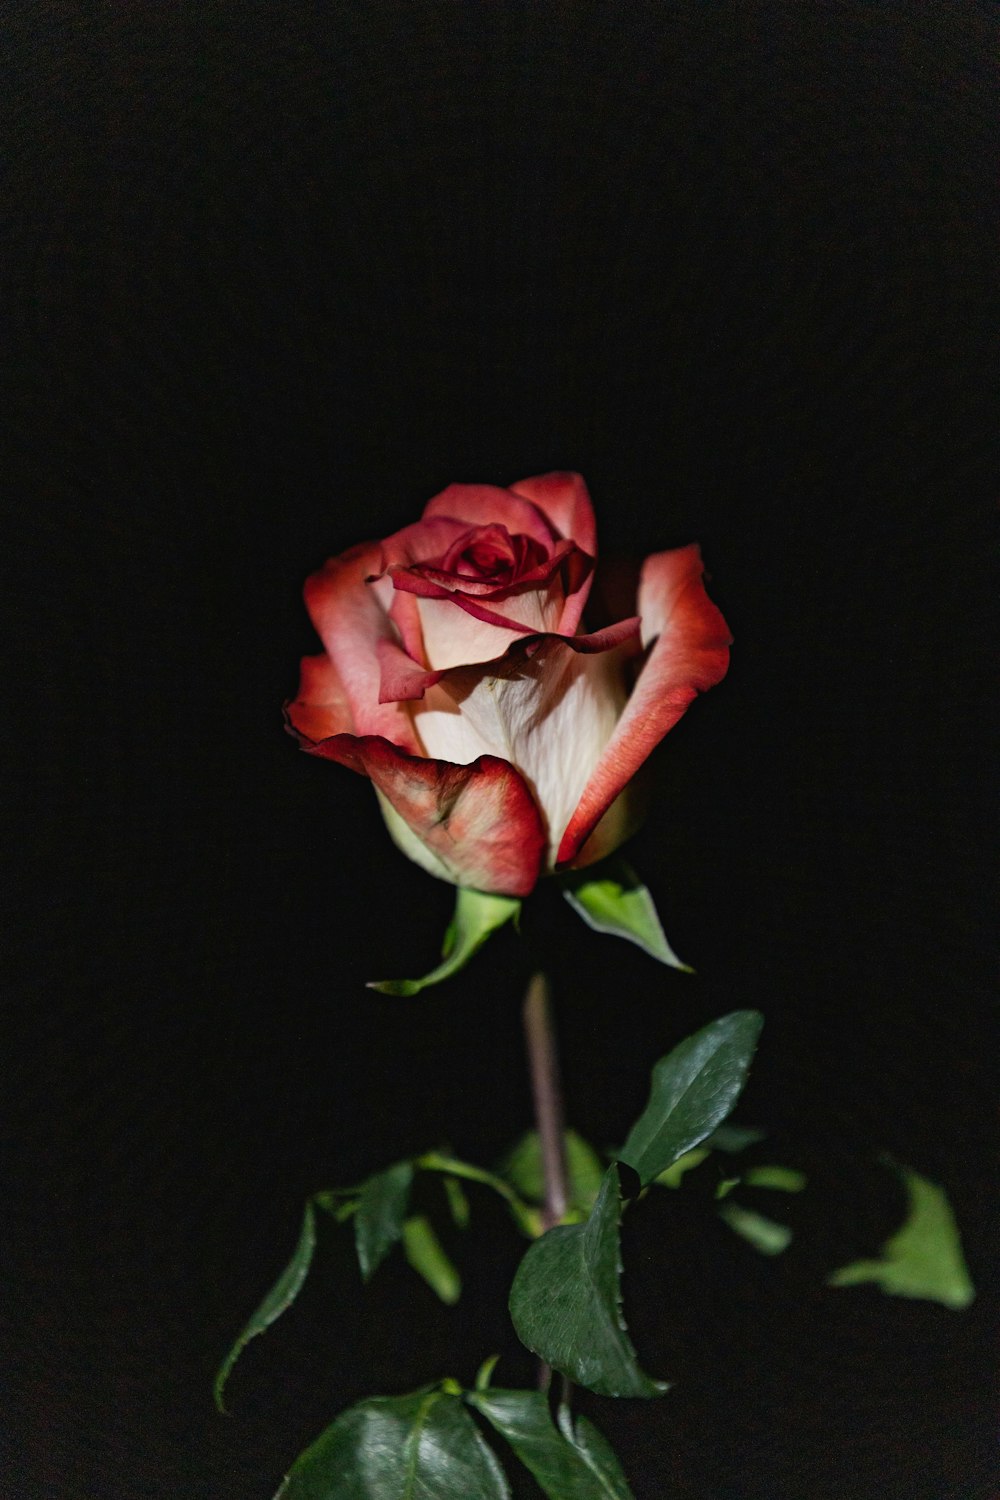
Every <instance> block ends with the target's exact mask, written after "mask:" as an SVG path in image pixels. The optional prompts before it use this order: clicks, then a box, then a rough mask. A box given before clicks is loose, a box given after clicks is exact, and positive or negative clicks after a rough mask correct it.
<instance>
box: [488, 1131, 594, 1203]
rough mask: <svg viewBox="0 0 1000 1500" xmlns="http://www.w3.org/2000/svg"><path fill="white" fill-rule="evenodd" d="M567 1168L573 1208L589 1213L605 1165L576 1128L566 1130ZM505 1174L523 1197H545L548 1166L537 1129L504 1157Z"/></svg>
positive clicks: (536, 1199)
mask: <svg viewBox="0 0 1000 1500" xmlns="http://www.w3.org/2000/svg"><path fill="white" fill-rule="evenodd" d="M564 1139H565V1141H566V1168H567V1173H568V1176H569V1199H570V1203H571V1204H572V1205H573V1207H574V1208H579V1209H582V1210H583V1212H584V1213H589V1212H590V1210H591V1208H592V1206H593V1203H594V1199H595V1198H596V1197H597V1195H598V1193H599V1192H600V1190H601V1182H602V1180H603V1177H604V1165H603V1163H602V1162H601V1159H600V1157H599V1156H598V1155H597V1152H596V1151H595V1150H594V1148H593V1147H592V1146H588V1144H587V1142H586V1141H585V1140H584V1139H583V1137H582V1136H579V1135H577V1133H576V1131H575V1130H567V1131H566V1133H565V1137H564ZM502 1171H503V1175H504V1177H505V1178H506V1179H507V1181H508V1182H509V1183H510V1184H511V1186H512V1187H514V1188H516V1189H517V1191H518V1192H519V1193H520V1194H521V1196H522V1197H524V1198H527V1199H529V1200H530V1201H531V1202H532V1203H543V1202H544V1201H545V1170H544V1168H543V1166H542V1144H541V1141H540V1140H539V1137H538V1131H537V1130H529V1131H528V1133H527V1134H526V1135H523V1136H522V1137H521V1139H520V1140H519V1141H518V1143H517V1145H516V1146H515V1147H514V1149H513V1151H511V1152H510V1154H509V1155H508V1156H507V1157H506V1158H505V1160H504V1163H503V1168H502Z"/></svg>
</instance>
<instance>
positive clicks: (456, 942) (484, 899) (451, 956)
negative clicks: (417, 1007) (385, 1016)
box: [368, 885, 521, 995]
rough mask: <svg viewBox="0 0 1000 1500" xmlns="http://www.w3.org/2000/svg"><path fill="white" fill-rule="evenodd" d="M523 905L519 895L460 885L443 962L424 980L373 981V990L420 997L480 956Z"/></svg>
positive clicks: (449, 925)
mask: <svg viewBox="0 0 1000 1500" xmlns="http://www.w3.org/2000/svg"><path fill="white" fill-rule="evenodd" d="M520 910H521V902H520V900H519V899H518V898H517V897H515V896H494V895H490V894H488V893H487V892H486V891H473V890H470V889H468V887H466V886H462V885H460V886H459V887H458V889H457V890H456V892H455V914H454V916H453V917H452V919H451V921H450V922H449V924H448V928H447V930H446V932H445V935H444V942H443V944H442V948H441V954H442V962H441V963H440V964H438V966H437V968H436V969H432V970H431V972H430V973H429V974H425V975H424V977H423V979H372V980H369V982H368V988H369V989H370V990H379V991H380V992H381V993H382V994H383V995H418V994H419V993H420V991H421V990H424V989H426V988H427V987H428V985H431V984H440V983H441V981H442V980H443V979H450V978H451V976H452V974H457V973H458V971H459V970H460V969H464V967H465V965H466V964H467V963H468V962H469V959H470V958H472V956H473V954H475V953H478V951H479V949H480V948H481V947H482V946H483V944H484V943H485V942H486V939H487V938H488V937H489V936H490V935H491V934H492V933H494V932H496V931H497V929H498V928H500V927H503V926H504V924H505V923H507V922H509V921H511V920H512V919H513V918H515V917H517V915H518V913H519V912H520Z"/></svg>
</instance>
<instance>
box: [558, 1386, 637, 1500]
mask: <svg viewBox="0 0 1000 1500" xmlns="http://www.w3.org/2000/svg"><path fill="white" fill-rule="evenodd" d="M559 1428H560V1431H561V1432H562V1434H563V1436H564V1437H565V1439H566V1441H567V1442H568V1443H572V1444H573V1446H574V1448H576V1450H577V1452H578V1453H579V1454H580V1457H581V1458H582V1459H583V1461H584V1463H585V1464H586V1465H587V1466H588V1468H590V1469H592V1470H593V1472H594V1474H596V1475H597V1477H598V1479H599V1480H600V1481H601V1482H602V1484H603V1485H604V1487H605V1489H606V1490H607V1493H608V1495H609V1496H611V1497H612V1500H632V1491H631V1490H630V1489H629V1487H628V1485H627V1484H626V1482H625V1475H624V1474H623V1473H622V1469H621V1464H620V1463H619V1462H618V1458H617V1455H616V1454H615V1450H614V1449H613V1448H612V1446H611V1444H610V1443H609V1442H608V1440H607V1438H606V1437H605V1436H604V1433H603V1432H601V1431H599V1429H598V1428H596V1427H595V1426H594V1424H593V1422H591V1421H589V1420H588V1419H587V1418H586V1417H584V1416H577V1417H575V1418H574V1416H573V1413H572V1412H571V1411H570V1409H569V1407H568V1406H560V1408H559Z"/></svg>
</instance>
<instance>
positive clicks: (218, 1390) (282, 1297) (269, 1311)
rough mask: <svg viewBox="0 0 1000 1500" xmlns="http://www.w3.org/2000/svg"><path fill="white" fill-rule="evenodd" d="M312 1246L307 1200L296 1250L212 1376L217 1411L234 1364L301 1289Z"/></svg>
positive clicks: (313, 1215) (311, 1211)
mask: <svg viewBox="0 0 1000 1500" xmlns="http://www.w3.org/2000/svg"><path fill="white" fill-rule="evenodd" d="M315 1249H316V1212H315V1209H314V1208H313V1205H312V1202H311V1201H310V1202H309V1203H307V1204H306V1207H305V1213H304V1214H303V1216H302V1230H301V1232H300V1234H299V1242H298V1244H297V1245H296V1247H295V1253H294V1254H293V1256H292V1258H291V1260H290V1261H289V1262H288V1265H287V1266H286V1267H285V1269H284V1270H283V1271H282V1273H281V1275H280V1276H279V1277H278V1279H277V1281H276V1282H275V1283H274V1286H273V1287H272V1288H271V1290H270V1291H269V1292H268V1294H267V1296H266V1297H265V1298H264V1300H263V1302H262V1303H261V1304H260V1306H259V1307H258V1308H257V1310H256V1312H255V1313H254V1314H253V1316H252V1317H251V1319H250V1321H249V1322H248V1323H247V1325H246V1327H245V1328H244V1330H243V1332H242V1333H241V1334H240V1336H239V1338H238V1339H237V1340H236V1343H235V1344H234V1345H233V1347H232V1348H231V1349H230V1351H229V1353H228V1354H227V1355H226V1357H225V1359H224V1360H223V1362H222V1365H221V1367H220V1369H219V1373H218V1374H217V1375H216V1377H215V1387H214V1394H215V1404H216V1406H217V1407H218V1408H219V1410H220V1411H225V1406H224V1405H223V1400H222V1393H223V1390H224V1389H225V1385H226V1381H227V1380H228V1379H229V1376H230V1374H231V1372H232V1368H233V1366H234V1365H235V1363H236V1361H237V1360H238V1359H239V1357H240V1355H241V1353H242V1352H243V1350H244V1349H245V1348H246V1346H247V1344H249V1342H250V1340H251V1339H252V1338H256V1336H257V1334H259V1333H263V1332H264V1329H265V1328H269V1327H270V1325H271V1324H272V1323H273V1322H274V1321H275V1319H276V1318H280V1317H281V1314H282V1313H283V1312H284V1311H285V1309H286V1308H287V1307H291V1305H292V1303H293V1302H294V1301H295V1299H296V1297H297V1296H298V1295H299V1292H300V1291H301V1290H302V1283H303V1282H304V1281H305V1279H306V1275H307V1273H308V1271H309V1266H310V1263H311V1261H312V1258H313V1251H314V1250H315Z"/></svg>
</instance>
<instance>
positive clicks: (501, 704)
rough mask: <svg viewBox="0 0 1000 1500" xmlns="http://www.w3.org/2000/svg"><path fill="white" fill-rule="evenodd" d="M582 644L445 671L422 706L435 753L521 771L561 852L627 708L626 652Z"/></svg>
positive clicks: (424, 730) (524, 650) (419, 714)
mask: <svg viewBox="0 0 1000 1500" xmlns="http://www.w3.org/2000/svg"><path fill="white" fill-rule="evenodd" d="M635 623H636V622H632V628H633V629H634V628H635ZM579 639H580V638H579V637H576V638H574V639H572V640H567V639H565V638H564V637H562V636H555V635H548V636H542V637H541V638H536V639H534V640H532V641H531V642H526V643H523V644H521V645H519V646H514V647H512V648H511V650H510V651H508V653H507V655H506V656H505V657H504V658H503V660H502V661H498V662H492V663H490V664H489V665H488V666H487V667H485V668H484V667H482V666H480V667H474V668H458V669H455V670H453V671H450V672H446V673H445V674H444V675H443V676H442V678H441V680H440V682H438V683H436V684H434V685H432V686H430V687H428V689H427V691H426V692H425V694H424V698H423V701H422V702H421V703H418V704H414V707H413V717H414V724H415V725H416V729H417V732H418V734H419V735H420V738H421V742H422V744H423V746H424V749H425V750H426V751H427V753H428V755H434V756H440V757H441V758H442V759H445V760H448V761H453V762H457V763H459V764H465V763H468V762H471V761H474V760H475V759H476V758H477V757H478V756H481V755H498V756H502V757H503V758H504V759H505V760H508V761H510V762H511V764H512V765H515V766H516V767H517V769H518V770H519V771H520V772H521V774H522V775H523V776H524V778H525V780H526V781H527V783H528V785H529V786H530V787H531V790H532V792H533V794H534V797H535V801H536V802H537V803H538V805H539V807H540V808H541V810H542V814H543V817H544V819H545V823H546V831H547V834H548V843H549V848H550V852H551V853H552V854H554V852H555V849H556V848H557V847H558V845H559V841H560V838H561V835H562V831H563V829H564V828H565V827H566V824H567V823H568V821H569V818H570V815H571V814H572V812H573V810H574V808H575V807H576V806H577V804H578V802H579V800H580V798H581V796H582V795H583V791H584V788H585V787H586V785H587V783H588V781H589V779H590V777H591V775H592V774H593V771H594V768H595V767H596V766H597V764H598V762H599V760H600V758H601V752H602V751H603V749H604V747H605V745H606V744H607V743H608V740H609V739H610V738H611V735H612V733H613V731H614V727H615V724H616V722H617V720H618V717H619V714H620V713H621V711H622V709H623V707H624V703H625V681H624V666H623V656H624V654H625V650H626V649H627V648H625V647H623V648H622V649H621V650H614V649H611V650H603V651H602V650H596V651H594V650H588V649H587V647H586V646H584V648H583V649H582V650H579V649H577V641H578V640H579ZM625 639H626V640H627V636H626V637H625Z"/></svg>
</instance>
